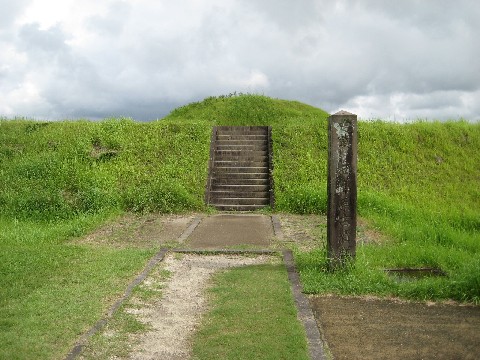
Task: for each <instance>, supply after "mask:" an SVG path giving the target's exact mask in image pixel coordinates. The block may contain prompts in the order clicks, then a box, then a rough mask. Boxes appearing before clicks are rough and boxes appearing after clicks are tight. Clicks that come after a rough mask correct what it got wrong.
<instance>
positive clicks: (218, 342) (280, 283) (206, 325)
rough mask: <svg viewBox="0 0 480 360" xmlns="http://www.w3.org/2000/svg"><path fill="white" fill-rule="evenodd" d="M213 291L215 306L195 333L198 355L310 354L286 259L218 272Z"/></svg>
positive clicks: (299, 356) (288, 356) (277, 356)
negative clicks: (294, 298) (291, 289)
mask: <svg viewBox="0 0 480 360" xmlns="http://www.w3.org/2000/svg"><path fill="white" fill-rule="evenodd" d="M209 294H210V296H211V310H210V311H209V312H208V313H207V315H205V317H204V319H203V321H202V324H201V326H200V329H199V330H198V332H197V333H196V335H195V338H194V345H193V354H194V355H193V358H194V359H272V360H273V359H308V353H307V344H306V340H305V331H304V329H303V327H302V325H301V324H300V322H299V321H298V320H297V311H296V308H295V305H294V302H293V298H292V294H291V291H290V285H289V282H288V278H287V273H286V270H285V268H284V266H283V265H257V266H249V267H241V268H235V269H232V270H228V271H225V272H222V273H218V274H216V275H215V277H214V281H213V287H212V288H211V289H210V290H209Z"/></svg>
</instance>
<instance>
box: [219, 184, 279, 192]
mask: <svg viewBox="0 0 480 360" xmlns="http://www.w3.org/2000/svg"><path fill="white" fill-rule="evenodd" d="M212 191H229V192H232V193H238V192H245V193H248V192H268V191H269V186H268V185H267V184H264V185H238V184H237V185H222V184H215V185H213V186H212Z"/></svg>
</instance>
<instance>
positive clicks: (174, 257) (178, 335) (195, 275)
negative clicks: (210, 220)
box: [127, 254, 272, 360]
mask: <svg viewBox="0 0 480 360" xmlns="http://www.w3.org/2000/svg"><path fill="white" fill-rule="evenodd" d="M271 259H272V258H271V257H268V256H258V257H246V256H235V255H214V256H205V255H204V256H201V255H191V254H188V255H181V256H180V255H178V254H169V255H167V257H166V258H165V260H164V261H163V262H162V263H161V264H160V265H159V266H161V267H162V269H163V270H167V271H168V272H170V274H171V276H170V278H169V279H168V280H166V281H165V284H164V285H163V289H162V295H163V296H162V297H161V298H159V299H157V300H156V301H153V302H152V301H148V302H145V303H142V302H139V301H137V303H136V304H135V306H134V307H132V308H130V309H127V311H128V312H130V313H133V314H135V316H136V317H137V319H139V320H140V321H141V322H143V323H145V324H148V325H149V328H150V330H149V331H148V332H146V333H144V334H141V335H134V337H135V338H132V339H131V340H132V343H135V344H137V345H136V346H135V347H134V348H133V349H132V352H131V355H130V356H129V358H130V359H139V360H144V359H145V360H146V359H172V360H175V359H188V358H189V357H190V355H191V354H190V351H191V345H190V339H191V336H192V335H193V334H194V332H195V329H196V326H197V325H198V323H199V321H200V319H201V316H202V314H203V313H204V312H205V311H206V309H207V299H206V298H205V290H206V287H207V286H208V284H209V279H210V277H211V276H212V274H213V273H214V272H216V271H219V270H223V269H227V268H230V267H238V266H247V265H253V264H261V263H265V262H268V261H271ZM152 276H154V275H152ZM152 276H149V278H147V280H146V284H147V285H148V284H153V283H155V282H156V281H157V280H156V279H154V278H152Z"/></svg>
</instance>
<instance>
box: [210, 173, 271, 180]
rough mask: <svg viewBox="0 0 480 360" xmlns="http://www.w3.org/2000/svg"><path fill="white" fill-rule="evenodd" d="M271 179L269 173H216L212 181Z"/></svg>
mask: <svg viewBox="0 0 480 360" xmlns="http://www.w3.org/2000/svg"><path fill="white" fill-rule="evenodd" d="M268 178H269V174H268V172H264V173H258V172H251V173H249V172H238V173H214V174H213V177H212V179H213V180H218V179H231V180H235V179H237V180H241V179H245V180H246V179H267V180H268Z"/></svg>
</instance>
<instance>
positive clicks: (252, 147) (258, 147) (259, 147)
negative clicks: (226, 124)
mask: <svg viewBox="0 0 480 360" xmlns="http://www.w3.org/2000/svg"><path fill="white" fill-rule="evenodd" d="M267 149H268V146H267V144H265V143H264V144H243V145H232V144H224V145H219V144H217V145H216V146H215V151H267Z"/></svg>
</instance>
